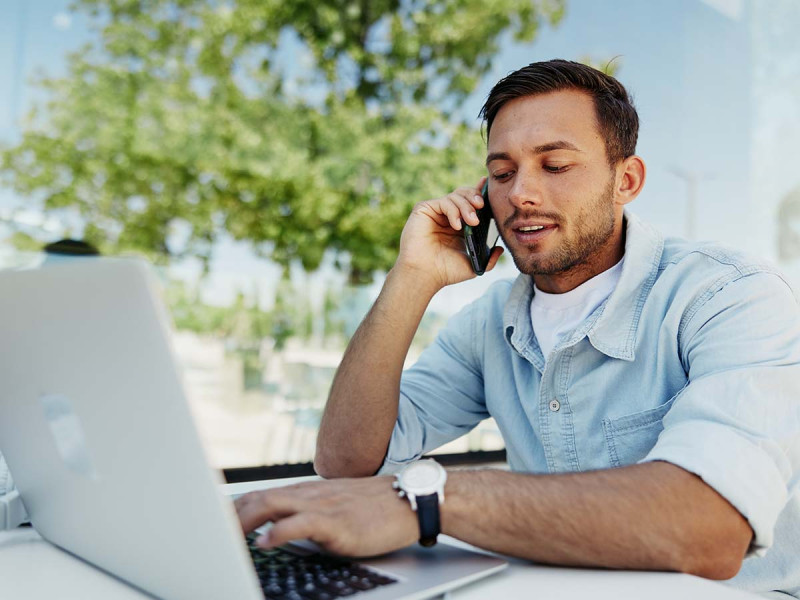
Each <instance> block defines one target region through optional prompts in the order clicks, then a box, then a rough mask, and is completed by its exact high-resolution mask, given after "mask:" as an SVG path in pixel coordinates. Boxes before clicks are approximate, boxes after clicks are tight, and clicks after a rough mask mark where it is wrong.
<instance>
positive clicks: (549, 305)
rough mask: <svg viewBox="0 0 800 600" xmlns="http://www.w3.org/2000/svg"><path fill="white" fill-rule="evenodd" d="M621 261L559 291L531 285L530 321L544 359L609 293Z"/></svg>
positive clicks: (617, 279) (611, 290)
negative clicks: (566, 289) (568, 288)
mask: <svg viewBox="0 0 800 600" xmlns="http://www.w3.org/2000/svg"><path fill="white" fill-rule="evenodd" d="M624 260H625V259H624V258H623V259H622V260H620V261H619V262H618V263H617V264H616V265H614V266H613V267H611V268H610V269H607V270H606V271H603V272H602V273H600V274H598V275H595V276H594V277H592V278H591V279H589V280H588V281H585V282H584V283H582V284H581V285H579V286H578V287H576V288H575V289H574V290H570V291H569V292H564V293H563V294H548V293H547V292H543V291H542V290H540V289H539V288H538V287H536V284H535V283H534V284H533V290H534V293H533V300H531V323H533V332H534V333H535V334H536V339H537V341H538V342H539V347H540V348H541V349H542V355H543V356H544V358H545V360H547V357H548V356H549V355H550V352H551V351H552V350H553V348H555V346H556V344H558V343H559V342H560V341H561V340H562V339H563V338H565V337H566V336H567V335H569V334H570V333H572V332H573V331H574V330H575V328H576V327H577V326H578V325H580V324H581V323H583V322H584V321H585V320H586V318H587V317H588V316H589V315H591V314H592V313H593V312H594V310H595V309H596V308H597V307H598V306H600V305H601V304H602V303H603V301H604V300H605V299H606V298H608V297H609V296H610V295H611V292H613V291H614V288H615V287H616V286H617V282H618V281H619V276H620V273H622V263H623V262H624Z"/></svg>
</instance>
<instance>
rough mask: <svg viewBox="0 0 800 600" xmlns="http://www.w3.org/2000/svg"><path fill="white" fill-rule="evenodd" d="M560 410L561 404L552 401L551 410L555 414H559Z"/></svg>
mask: <svg viewBox="0 0 800 600" xmlns="http://www.w3.org/2000/svg"><path fill="white" fill-rule="evenodd" d="M560 408H561V402H559V401H558V400H555V399H553V400H550V410H552V411H553V412H558V410H559V409H560Z"/></svg>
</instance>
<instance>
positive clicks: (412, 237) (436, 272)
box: [395, 177, 503, 290]
mask: <svg viewBox="0 0 800 600" xmlns="http://www.w3.org/2000/svg"><path fill="white" fill-rule="evenodd" d="M485 181H486V177H481V179H480V180H479V181H478V185H477V186H476V187H474V188H473V187H468V186H465V187H460V188H458V189H456V190H454V191H453V192H451V193H449V194H448V195H446V196H443V197H441V198H436V199H434V200H426V201H425V202H420V203H419V204H417V205H416V206H415V207H414V209H413V210H412V211H411V216H409V218H408V221H406V225H405V227H404V228H403V234H402V236H401V237H400V254H399V256H398V258H397V262H396V263H395V269H401V270H406V269H407V270H409V271H413V272H415V273H416V274H417V277H422V278H424V279H425V280H426V281H425V282H424V283H427V284H430V285H431V286H433V288H434V289H437V290H438V289H441V288H443V287H444V286H446V285H451V284H453V283H458V282H460V281H465V280H467V279H472V278H473V277H475V276H476V275H475V272H474V271H473V270H472V266H471V265H470V261H469V258H468V257H467V254H466V251H465V249H464V233H463V228H464V223H466V224H468V225H472V226H475V225H477V224H478V215H477V214H476V212H475V211H476V209H478V208H481V207H482V206H483V197H482V196H481V189H482V188H483V184H484V182H485ZM502 253H503V249H502V248H501V247H497V248H495V249H494V250H493V251H492V255H491V258H490V259H489V264H488V266H487V267H486V270H487V271H491V270H492V269H493V268H494V266H495V264H497V260H498V258H500V255H501V254H502ZM421 283H423V282H421Z"/></svg>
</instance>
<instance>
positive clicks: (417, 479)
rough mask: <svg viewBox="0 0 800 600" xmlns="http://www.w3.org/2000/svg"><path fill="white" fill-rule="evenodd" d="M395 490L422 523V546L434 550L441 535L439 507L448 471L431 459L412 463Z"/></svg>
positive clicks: (420, 538)
mask: <svg viewBox="0 0 800 600" xmlns="http://www.w3.org/2000/svg"><path fill="white" fill-rule="evenodd" d="M395 477H396V478H397V479H396V480H395V481H394V483H392V487H393V488H394V489H396V490H399V491H398V494H397V495H398V496H400V497H401V498H407V499H408V502H409V503H410V504H411V510H413V511H414V512H416V513H417V519H418V520H419V543H420V544H421V545H423V546H433V545H434V544H435V543H436V536H437V535H439V533H440V532H441V525H440V520H439V505H440V504H442V503H443V502H444V484H445V481H447V471H445V470H444V468H443V467H442V466H441V465H440V464H439V463H437V462H436V461H435V460H432V459H430V458H428V459H425V460H418V461H416V462H413V463H411V464H410V465H408V466H407V467H405V468H404V469H403V470H402V471H400V472H399V473H398V474H397V475H395Z"/></svg>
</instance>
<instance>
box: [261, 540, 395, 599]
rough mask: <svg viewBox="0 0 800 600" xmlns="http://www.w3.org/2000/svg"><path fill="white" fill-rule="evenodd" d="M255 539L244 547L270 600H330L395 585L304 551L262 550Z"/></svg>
mask: <svg viewBox="0 0 800 600" xmlns="http://www.w3.org/2000/svg"><path fill="white" fill-rule="evenodd" d="M255 539H256V535H255V534H253V533H251V534H249V535H248V536H247V545H248V547H249V548H250V555H251V557H252V559H253V563H254V564H255V567H256V572H257V573H258V579H259V581H260V582H261V587H262V589H263V590H264V596H265V597H266V598H269V599H270V600H278V599H280V600H332V599H333V598H342V597H346V596H352V595H354V594H357V593H359V592H362V591H366V590H371V589H373V588H376V587H379V586H382V585H389V584H392V583H395V582H397V580H396V579H393V578H392V577H389V576H387V575H384V574H383V573H379V572H378V571H375V570H373V569H370V568H369V567H366V566H364V565H360V564H358V563H354V562H351V561H349V560H347V559H344V558H338V557H335V556H328V555H325V554H320V553H313V552H310V551H307V550H305V549H304V548H297V549H295V548H290V547H286V546H283V547H280V548H272V549H270V550H263V549H261V548H258V547H257V546H256V545H255Z"/></svg>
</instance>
